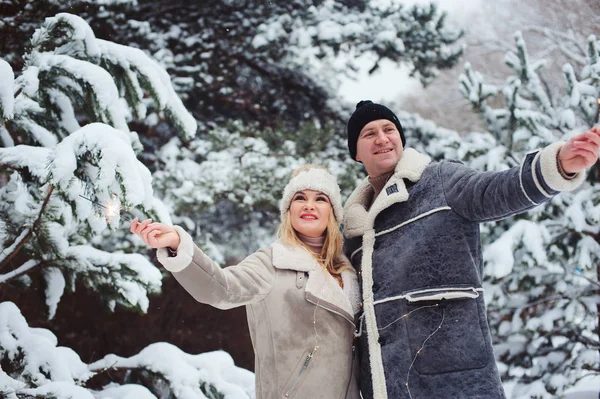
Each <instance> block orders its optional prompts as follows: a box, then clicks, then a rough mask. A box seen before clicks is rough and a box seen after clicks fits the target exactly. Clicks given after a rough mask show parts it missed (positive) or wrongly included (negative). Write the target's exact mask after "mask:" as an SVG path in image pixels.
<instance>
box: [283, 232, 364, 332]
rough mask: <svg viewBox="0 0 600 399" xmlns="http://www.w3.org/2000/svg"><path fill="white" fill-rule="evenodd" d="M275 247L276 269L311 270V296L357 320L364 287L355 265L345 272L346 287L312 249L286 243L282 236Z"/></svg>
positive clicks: (309, 277)
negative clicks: (354, 267)
mask: <svg viewBox="0 0 600 399" xmlns="http://www.w3.org/2000/svg"><path fill="white" fill-rule="evenodd" d="M272 248H273V266H274V267H275V268H276V269H280V270H296V271H300V272H308V279H307V281H306V288H305V290H306V296H307V298H308V297H314V298H316V302H317V303H318V305H319V306H321V307H323V308H325V309H328V310H332V311H335V312H339V313H340V314H342V316H343V317H345V318H346V319H348V320H349V321H351V322H353V321H354V315H355V314H356V313H358V311H359V310H360V307H359V306H360V305H359V304H360V289H359V287H358V278H357V276H356V272H355V271H354V269H352V270H344V271H343V272H342V280H343V282H344V289H343V290H342V288H341V287H340V285H339V284H338V282H337V281H336V279H335V278H333V277H332V276H331V275H330V274H329V273H328V272H327V271H326V270H324V269H323V268H322V267H321V266H320V265H319V263H318V262H317V261H316V259H315V258H314V257H313V256H312V255H311V254H310V253H309V252H308V250H306V249H304V248H302V247H297V246H290V245H286V244H284V243H283V242H281V241H280V240H277V241H275V243H273V246H272ZM348 264H349V265H350V262H348ZM311 302H315V301H311Z"/></svg>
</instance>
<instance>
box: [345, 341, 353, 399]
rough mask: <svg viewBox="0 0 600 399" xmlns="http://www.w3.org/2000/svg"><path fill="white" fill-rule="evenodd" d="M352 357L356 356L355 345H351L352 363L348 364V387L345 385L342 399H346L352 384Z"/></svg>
mask: <svg viewBox="0 0 600 399" xmlns="http://www.w3.org/2000/svg"><path fill="white" fill-rule="evenodd" d="M354 356H356V344H352V363H351V364H350V377H349V378H348V385H346V393H345V394H344V399H346V398H347V397H348V391H349V390H350V384H351V383H352V372H353V371H354Z"/></svg>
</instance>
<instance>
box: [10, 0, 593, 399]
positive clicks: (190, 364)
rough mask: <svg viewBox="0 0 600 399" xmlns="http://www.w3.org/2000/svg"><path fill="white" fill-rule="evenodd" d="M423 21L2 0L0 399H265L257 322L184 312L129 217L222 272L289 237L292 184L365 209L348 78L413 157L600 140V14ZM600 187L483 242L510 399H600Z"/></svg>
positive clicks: (500, 4) (507, 0)
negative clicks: (597, 130) (184, 238)
mask: <svg viewBox="0 0 600 399" xmlns="http://www.w3.org/2000/svg"><path fill="white" fill-rule="evenodd" d="M195 3H198V4H195ZM441 3H443V2H441ZM475 3H477V2H475ZM412 4H413V3H411V4H408V3H406V4H405V3H404V2H402V3H399V2H398V1H396V2H394V1H388V2H386V1H378V2H368V1H363V0H338V1H334V0H314V1H306V0H290V1H285V2H284V1H281V2H271V1H260V0H213V1H205V2H202V3H201V4H200V2H192V3H189V2H186V1H181V0H169V1H165V0H146V1H144V0H137V1H135V0H102V1H92V0H63V1H60V0H45V1H42V0H39V1H33V0H3V1H1V2H0V16H1V20H0V37H1V38H2V40H0V141H1V142H2V148H0V250H1V253H0V398H6V399H8V398H10V399H14V398H61V399H62V398H71V397H73V398H142V399H143V398H203V397H207V398H252V397H254V387H253V384H254V381H253V378H254V377H253V374H252V372H251V371H249V370H252V367H253V354H252V348H251V345H250V340H249V337H248V332H247V327H246V320H245V315H244V310H243V309H237V310H232V311H228V312H222V311H218V310H214V309H211V308H210V307H208V306H203V305H200V304H197V303H195V302H194V301H193V299H191V298H188V296H187V294H186V293H185V292H183V290H182V289H180V288H179V287H178V286H177V284H176V283H175V282H174V281H173V279H172V278H170V277H169V274H168V273H165V272H164V270H162V269H161V268H160V267H158V264H157V263H156V261H155V255H154V253H153V252H152V251H148V250H147V249H146V248H145V247H144V246H143V243H142V242H141V241H139V240H136V239H135V237H133V236H132V235H131V234H129V232H128V228H127V225H128V222H127V221H128V219H130V218H132V217H134V216H140V217H152V218H153V219H155V220H160V221H163V222H166V223H175V224H180V225H183V226H185V228H186V229H187V230H188V231H190V232H191V233H192V234H193V236H194V238H195V240H196V242H197V243H198V244H199V245H200V246H201V247H202V248H203V249H204V250H205V251H206V252H207V253H208V254H209V255H210V256H212V257H213V259H215V260H216V261H217V262H219V263H221V264H223V265H227V264H232V263H234V262H235V261H236V260H239V259H240V258H241V257H243V256H245V255H247V254H248V253H250V252H251V251H254V250H255V249H257V248H258V247H260V246H262V245H266V244H268V243H269V242H270V240H271V239H272V238H273V234H274V231H275V227H276V223H277V221H278V220H279V217H278V211H277V200H278V198H279V196H280V194H281V191H282V189H283V185H284V184H285V182H286V180H287V179H288V177H289V174H290V172H291V170H292V169H294V168H295V167H297V166H298V165H300V164H303V163H305V162H309V161H312V162H319V163H324V164H326V165H327V166H328V167H329V168H330V169H331V170H332V171H333V172H334V173H336V174H337V175H338V179H339V181H340V183H341V185H342V187H343V194H344V197H345V198H347V196H348V194H349V193H350V192H351V190H352V188H353V187H354V186H355V185H356V184H357V182H358V181H359V180H360V179H362V178H363V177H364V172H363V171H362V169H361V167H360V165H359V164H357V163H355V162H352V161H349V159H348V156H347V150H346V144H345V136H344V135H345V121H346V119H347V117H348V116H349V115H350V112H351V111H352V110H353V108H354V104H355V103H356V102H358V101H359V100H362V99H365V98H363V97H362V95H361V94H360V90H357V91H358V94H356V96H357V97H356V98H352V96H351V95H349V94H348V93H351V92H352V91H351V89H348V87H351V85H352V84H351V83H349V82H351V81H352V79H356V78H359V80H360V81H362V82H363V83H364V82H365V81H366V80H368V79H371V78H373V79H375V78H376V77H377V76H380V77H381V76H385V77H386V79H387V80H386V82H385V86H384V88H382V89H381V91H382V93H381V98H385V99H387V101H386V104H388V105H389V106H390V107H391V108H392V109H394V110H397V114H398V116H399V118H400V120H401V121H402V124H403V127H404V130H405V132H406V136H407V145H408V146H411V147H414V148H416V149H418V150H419V151H424V152H427V153H428V154H430V155H431V156H433V157H434V158H436V159H441V158H448V159H460V160H462V161H464V162H465V163H467V164H469V165H471V166H473V167H475V168H477V169H479V170H501V169H505V168H508V167H511V166H514V165H516V164H518V163H519V161H520V160H521V159H522V158H523V156H524V154H525V153H527V152H528V151H530V150H533V149H537V148H541V147H543V146H544V145H547V144H549V143H551V142H553V141H556V140H560V139H567V138H568V137H570V136H571V135H574V134H576V133H579V132H581V131H584V130H586V129H588V128H589V127H591V126H593V125H597V124H598V123H599V109H598V98H599V97H600V31H599V29H598V26H600V24H599V22H600V17H599V16H600V4H598V3H597V2H596V1H595V0H575V1H566V0H564V1H561V0H544V1H541V0H540V1H531V2H527V4H526V5H524V4H521V3H520V2H517V1H513V0H498V1H494V2H491V1H490V2H488V1H484V0H482V1H481V2H479V3H478V4H479V6H480V13H479V14H477V15H475V17H473V18H461V17H460V15H461V14H467V11H468V10H467V9H464V10H463V11H464V12H463V13H459V12H455V13H452V12H450V14H449V15H448V16H445V14H444V12H442V10H441V9H440V8H439V7H437V6H436V4H431V5H430V4H428V3H424V2H419V3H418V4H417V5H416V6H414V7H413V5H412ZM465 4H467V3H465ZM517 4H518V5H519V12H516V10H517V8H516V5H517ZM453 16H454V17H453ZM463 17H464V15H463ZM492 21H497V22H495V23H492ZM403 71H409V73H410V74H411V75H412V78H411V79H409V78H407V77H406V76H405V73H404V72H403ZM415 82H417V83H418V84H419V85H416V84H415ZM366 84H369V83H368V82H367V83H366ZM349 85H350V86H349ZM355 87H358V88H359V89H360V86H355ZM371 99H372V100H375V101H377V100H380V98H371ZM599 176H600V167H599V166H598V165H596V166H595V167H593V168H592V169H591V170H590V173H589V174H588V176H587V179H586V182H585V184H584V185H583V187H581V189H579V190H577V191H576V192H573V193H568V194H567V193H565V194H561V195H559V196H557V197H556V198H554V199H553V200H552V201H550V203H548V204H547V205H545V206H543V207H539V208H536V209H535V210H533V211H531V212H529V213H528V214H526V215H522V216H518V217H515V218H511V219H508V220H504V221H501V222H497V223H489V224H486V225H483V226H482V237H483V240H484V259H485V261H486V267H485V270H486V273H487V274H486V276H485V295H486V301H487V303H488V317H489V320H490V324H491V327H492V335H493V340H494V342H495V350H496V355H497V362H498V367H499V369H500V372H501V375H502V378H503V381H504V384H505V388H506V391H507V394H508V396H509V397H513V398H550V397H562V396H563V395H565V394H566V393H567V392H569V391H571V392H573V387H574V386H579V387H584V386H585V388H579V389H580V390H581V389H584V390H588V391H589V390H594V389H595V388H590V386H592V387H594V386H595V387H597V386H599V385H600V382H599V381H600V360H599V351H600V342H599V339H598V331H599V330H598V328H599V327H598V326H599V322H600V268H599V264H600V182H599ZM596 395H598V394H597V390H596ZM592 397H593V396H592Z"/></svg>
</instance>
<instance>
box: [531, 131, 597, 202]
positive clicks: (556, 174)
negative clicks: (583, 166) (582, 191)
mask: <svg viewBox="0 0 600 399" xmlns="http://www.w3.org/2000/svg"><path fill="white" fill-rule="evenodd" d="M563 144H564V143H563V142H557V143H554V144H551V145H549V146H548V147H546V148H544V149H543V150H542V151H536V152H531V153H529V154H527V156H526V157H525V159H524V160H523V163H522V165H521V176H520V178H521V188H522V190H523V192H524V193H525V196H526V197H527V199H528V200H529V201H531V202H532V203H533V204H536V205H537V204H541V203H542V202H544V201H547V200H548V199H550V198H552V197H553V196H555V195H556V194H558V193H560V192H561V191H571V190H574V189H576V188H577V187H579V185H580V184H581V183H582V182H583V180H584V179H585V174H584V173H577V174H574V175H573V176H566V175H565V174H564V173H561V171H560V169H559V164H558V158H557V156H558V151H559V150H560V148H561V147H562V145H563Z"/></svg>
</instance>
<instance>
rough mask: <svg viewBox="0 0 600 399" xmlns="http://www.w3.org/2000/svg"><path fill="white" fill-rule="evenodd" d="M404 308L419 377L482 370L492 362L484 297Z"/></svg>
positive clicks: (407, 305) (425, 302) (442, 301)
mask: <svg viewBox="0 0 600 399" xmlns="http://www.w3.org/2000/svg"><path fill="white" fill-rule="evenodd" d="M405 304H406V314H409V316H408V317H407V319H406V325H407V334H408V341H409V345H410V353H411V354H412V362H413V365H414V368H415V370H416V371H417V372H419V373H420V374H439V373H448V372H457V371H463V370H470V369H478V368H483V367H485V366H486V365H487V363H488V362H489V361H490V359H493V356H492V355H491V354H490V353H488V352H489V350H488V345H487V344H486V340H485V336H484V334H485V331H487V330H486V329H485V323H486V321H485V320H486V319H485V317H484V316H485V315H484V314H483V298H482V297H478V298H472V299H471V298H468V297H467V298H465V297H463V298H461V299H458V298H457V299H444V300H437V301H436V300H424V301H416V302H405Z"/></svg>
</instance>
